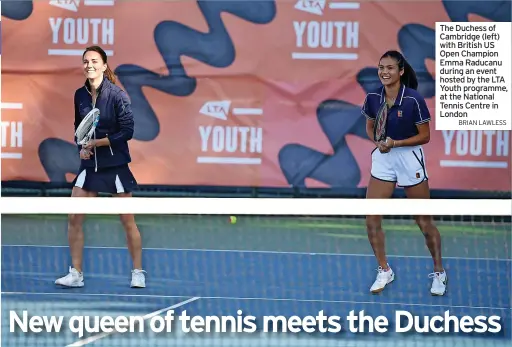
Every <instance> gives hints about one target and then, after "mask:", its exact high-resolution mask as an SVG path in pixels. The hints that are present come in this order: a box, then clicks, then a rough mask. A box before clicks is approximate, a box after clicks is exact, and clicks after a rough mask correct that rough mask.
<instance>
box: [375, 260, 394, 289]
mask: <svg viewBox="0 0 512 347" xmlns="http://www.w3.org/2000/svg"><path fill="white" fill-rule="evenodd" d="M377 271H378V272H379V273H378V274H377V279H376V280H375V282H373V285H372V287H371V288H370V291H371V292H372V293H373V294H377V293H380V292H382V291H383V290H384V287H386V285H387V284H389V283H391V282H393V281H394V280H395V273H394V272H393V270H392V269H391V267H390V266H389V265H388V270H387V271H384V269H383V268H382V266H379V268H378V269H377Z"/></svg>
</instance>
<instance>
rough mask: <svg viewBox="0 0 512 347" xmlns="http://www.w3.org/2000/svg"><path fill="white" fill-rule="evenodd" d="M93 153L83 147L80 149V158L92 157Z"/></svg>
mask: <svg viewBox="0 0 512 347" xmlns="http://www.w3.org/2000/svg"><path fill="white" fill-rule="evenodd" d="M91 155H92V152H91V151H90V150H88V149H85V148H82V149H81V150H80V159H84V160H87V159H91Z"/></svg>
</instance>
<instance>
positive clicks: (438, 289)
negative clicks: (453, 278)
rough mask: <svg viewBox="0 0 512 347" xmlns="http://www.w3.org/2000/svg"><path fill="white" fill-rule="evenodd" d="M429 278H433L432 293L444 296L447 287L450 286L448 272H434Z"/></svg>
mask: <svg viewBox="0 0 512 347" xmlns="http://www.w3.org/2000/svg"><path fill="white" fill-rule="evenodd" d="M428 277H429V278H433V280H432V287H431V288H430V293H431V294H432V295H438V296H441V295H444V293H446V286H447V285H448V276H447V275H446V270H445V271H443V272H434V273H431V274H430V275H428Z"/></svg>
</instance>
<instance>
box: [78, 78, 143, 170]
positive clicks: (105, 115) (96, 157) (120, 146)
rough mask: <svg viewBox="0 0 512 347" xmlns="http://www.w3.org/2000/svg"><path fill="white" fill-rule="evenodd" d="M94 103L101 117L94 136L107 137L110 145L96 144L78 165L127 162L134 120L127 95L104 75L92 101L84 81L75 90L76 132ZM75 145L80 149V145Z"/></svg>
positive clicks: (104, 165) (99, 165) (117, 164)
mask: <svg viewBox="0 0 512 347" xmlns="http://www.w3.org/2000/svg"><path fill="white" fill-rule="evenodd" d="M94 107H96V108H98V109H99V111H100V119H99V123H98V125H97V126H96V131H95V135H96V137H94V136H93V139H94V138H96V139H102V138H105V137H108V139H109V141H110V146H101V147H96V148H95V149H94V151H93V155H92V156H91V158H90V159H87V160H84V159H82V160H81V166H82V167H83V168H87V167H89V168H91V167H93V168H95V169H101V168H107V167H113V166H121V165H125V164H128V163H130V162H131V156H130V150H129V148H128V141H129V140H130V139H131V138H132V137H133V129H134V121H133V113H132V108H131V104H130V100H129V99H128V95H127V94H126V93H125V92H124V91H123V90H122V89H121V88H119V87H118V86H116V85H115V84H113V83H112V82H110V81H109V80H108V79H107V78H106V77H105V78H104V79H103V82H101V84H100V86H99V87H98V90H97V97H96V104H95V105H93V102H92V95H91V92H90V85H89V82H88V81H86V82H85V85H84V86H83V87H81V88H79V89H77V90H76V92H75V132H76V129H77V128H78V126H79V125H80V122H81V121H82V119H83V118H84V117H85V116H86V115H87V113H89V111H91V110H92V109H93V108H94ZM76 142H77V141H76V137H75V143H76ZM77 146H78V152H79V153H80V150H81V149H82V146H81V145H77Z"/></svg>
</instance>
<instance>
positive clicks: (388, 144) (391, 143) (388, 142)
mask: <svg viewBox="0 0 512 347" xmlns="http://www.w3.org/2000/svg"><path fill="white" fill-rule="evenodd" d="M384 146H386V147H387V148H389V149H391V148H394V147H395V140H393V139H392V138H391V137H388V138H387V139H386V142H384Z"/></svg>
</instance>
